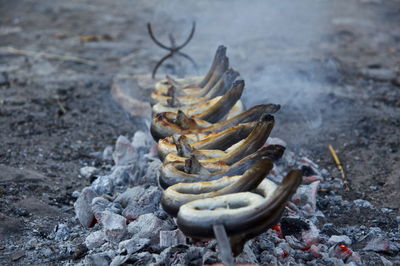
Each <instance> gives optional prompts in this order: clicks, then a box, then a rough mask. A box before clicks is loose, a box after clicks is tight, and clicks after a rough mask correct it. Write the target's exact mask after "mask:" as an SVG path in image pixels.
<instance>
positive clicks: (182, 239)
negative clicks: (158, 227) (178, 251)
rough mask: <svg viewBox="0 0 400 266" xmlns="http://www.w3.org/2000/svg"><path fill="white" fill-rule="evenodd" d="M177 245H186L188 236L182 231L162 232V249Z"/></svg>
mask: <svg viewBox="0 0 400 266" xmlns="http://www.w3.org/2000/svg"><path fill="white" fill-rule="evenodd" d="M176 245H186V236H185V235H184V234H183V233H182V231H181V230H179V229H176V230H174V231H160V248H166V247H171V246H176Z"/></svg>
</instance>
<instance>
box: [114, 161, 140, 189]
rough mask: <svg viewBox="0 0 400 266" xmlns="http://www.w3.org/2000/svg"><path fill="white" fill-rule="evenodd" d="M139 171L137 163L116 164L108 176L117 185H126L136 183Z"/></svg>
mask: <svg viewBox="0 0 400 266" xmlns="http://www.w3.org/2000/svg"><path fill="white" fill-rule="evenodd" d="M137 175H138V171H137V169H136V166H135V165H128V166H114V168H113V171H112V173H111V174H110V175H108V178H109V179H110V180H112V183H113V185H115V186H126V185H128V184H132V183H134V181H135V180H136V179H137Z"/></svg>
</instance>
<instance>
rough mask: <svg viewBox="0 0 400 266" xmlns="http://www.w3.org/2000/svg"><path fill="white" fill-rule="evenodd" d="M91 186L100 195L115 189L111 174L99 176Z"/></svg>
mask: <svg viewBox="0 0 400 266" xmlns="http://www.w3.org/2000/svg"><path fill="white" fill-rule="evenodd" d="M90 187H91V188H93V190H94V191H96V192H97V193H98V194H99V195H104V194H110V193H112V192H113V190H114V182H113V180H112V179H111V178H110V177H109V176H99V177H98V178H97V179H96V180H95V181H93V183H92V185H91V186H90Z"/></svg>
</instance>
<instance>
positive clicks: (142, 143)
mask: <svg viewBox="0 0 400 266" xmlns="http://www.w3.org/2000/svg"><path fill="white" fill-rule="evenodd" d="M152 140H153V138H152V137H151V136H150V135H149V134H146V133H144V132H143V131H141V130H138V131H136V132H135V134H134V135H133V138H132V146H133V147H135V148H142V147H150V146H151V145H152V144H153V141H152Z"/></svg>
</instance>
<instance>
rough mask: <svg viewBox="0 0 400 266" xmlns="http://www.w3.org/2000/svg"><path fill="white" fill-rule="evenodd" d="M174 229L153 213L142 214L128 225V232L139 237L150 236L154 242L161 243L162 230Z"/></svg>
mask: <svg viewBox="0 0 400 266" xmlns="http://www.w3.org/2000/svg"><path fill="white" fill-rule="evenodd" d="M168 229H172V228H171V226H169V225H168V224H167V223H165V222H164V221H163V220H161V219H159V218H158V217H157V216H155V215H154V214H153V213H147V214H143V215H140V216H139V217H138V219H137V220H135V221H133V222H131V223H130V224H129V225H128V232H129V233H130V234H131V235H135V237H139V238H148V239H151V240H152V243H156V244H158V243H159V233H160V231H161V230H168Z"/></svg>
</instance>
